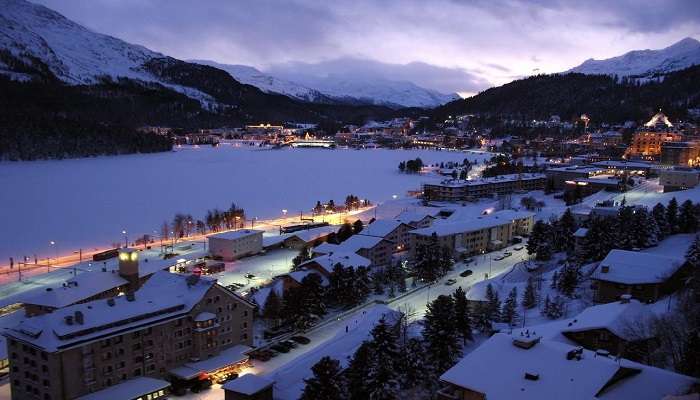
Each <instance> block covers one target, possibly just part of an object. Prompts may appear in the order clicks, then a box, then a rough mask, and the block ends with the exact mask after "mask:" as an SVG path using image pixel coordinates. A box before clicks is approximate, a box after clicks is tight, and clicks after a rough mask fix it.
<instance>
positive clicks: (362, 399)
mask: <svg viewBox="0 0 700 400" xmlns="http://www.w3.org/2000/svg"><path fill="white" fill-rule="evenodd" d="M372 351H373V350H372V346H371V344H370V342H369V341H365V342H363V343H362V344H361V345H360V347H358V348H357V350H356V351H355V354H354V355H353V356H352V359H351V360H350V363H349V364H348V368H347V369H346V370H345V380H346V384H347V390H348V400H366V399H368V398H369V389H368V388H367V380H366V376H367V371H369V369H370V367H371V365H372Z"/></svg>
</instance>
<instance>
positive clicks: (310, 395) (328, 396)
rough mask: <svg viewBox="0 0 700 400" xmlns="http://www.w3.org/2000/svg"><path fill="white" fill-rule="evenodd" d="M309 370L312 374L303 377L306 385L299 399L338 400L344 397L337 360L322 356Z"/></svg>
mask: <svg viewBox="0 0 700 400" xmlns="http://www.w3.org/2000/svg"><path fill="white" fill-rule="evenodd" d="M311 371H312V372H313V374H314V375H313V377H311V378H308V379H304V382H305V383H306V387H304V392H303V393H302V395H301V398H300V400H339V399H342V398H343V397H344V396H343V389H342V381H341V377H340V362H339V361H338V360H334V359H332V358H330V357H323V358H321V359H320V360H319V361H318V362H317V363H316V364H315V365H314V366H313V367H311Z"/></svg>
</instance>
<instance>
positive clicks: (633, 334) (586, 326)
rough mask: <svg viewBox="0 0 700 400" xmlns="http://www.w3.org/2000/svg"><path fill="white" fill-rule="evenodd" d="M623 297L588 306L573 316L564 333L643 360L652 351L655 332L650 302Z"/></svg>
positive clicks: (592, 347)
mask: <svg viewBox="0 0 700 400" xmlns="http://www.w3.org/2000/svg"><path fill="white" fill-rule="evenodd" d="M621 297H622V298H621V299H620V300H619V301H616V302H613V303H607V304H601V305H597V306H593V307H588V308H586V309H585V310H583V311H582V312H581V313H579V314H578V315H577V316H576V317H574V318H572V319H571V320H570V321H569V322H568V324H567V326H565V327H564V328H563V329H562V331H561V334H562V335H563V336H564V337H566V338H567V339H569V340H571V341H572V342H574V343H576V344H578V345H581V346H583V347H585V348H587V349H589V350H593V351H596V350H605V351H607V352H609V353H610V354H612V355H615V356H620V357H624V358H628V359H631V360H634V361H638V362H642V361H644V360H645V357H646V356H647V355H648V354H649V350H650V346H652V344H653V343H652V338H653V337H652V336H651V333H650V331H649V326H648V323H649V322H650V320H651V315H652V314H651V312H650V311H649V310H648V308H647V306H644V305H642V304H641V303H640V302H639V301H637V300H634V299H631V298H630V297H631V296H630V295H623V296H621Z"/></svg>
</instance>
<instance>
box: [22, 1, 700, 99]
mask: <svg viewBox="0 0 700 400" xmlns="http://www.w3.org/2000/svg"><path fill="white" fill-rule="evenodd" d="M34 1H36V2H38V3H41V4H44V5H46V6H48V7H50V8H52V9H54V10H57V11H59V12H61V13H62V14H64V15H65V16H66V17H68V18H70V19H73V20H75V21H77V22H79V23H81V24H83V25H85V26H87V27H89V28H91V29H93V30H95V31H98V32H102V33H106V34H110V35H113V36H116V37H119V38H121V39H124V40H126V41H128V42H132V43H137V44H142V45H144V46H146V47H148V48H150V49H152V50H156V51H160V52H162V53H165V54H167V55H171V56H173V57H177V58H180V59H209V60H214V61H217V62H220V63H226V64H245V65H251V66H254V67H257V68H259V69H261V70H268V71H277V72H285V71H292V72H293V71H295V70H299V69H311V68H313V69H314V70H315V71H320V73H326V74H328V73H341V72H343V71H345V70H347V69H348V66H359V65H362V66H363V68H364V69H365V70H366V71H364V73H371V74H375V75H381V76H385V77H387V78H396V77H398V78H400V79H406V80H411V81H413V82H415V83H417V84H419V85H421V86H425V87H429V88H433V89H437V90H440V91H443V92H460V93H473V92H476V91H478V90H481V89H484V88H486V87H488V86H491V85H494V84H502V83H506V82H508V81H510V80H512V79H514V78H518V77H521V76H525V75H530V74H532V73H534V72H558V71H563V70H567V69H569V68H571V67H574V66H576V65H578V64H580V63H581V62H583V61H584V60H586V59H588V58H597V59H600V58H608V57H612V56H616V55H620V54H622V53H624V52H626V51H629V50H635V49H646V48H652V49H655V48H662V47H666V46H668V45H671V44H672V43H675V42H677V41H678V40H680V39H682V38H684V37H687V36H691V37H695V38H700V5H699V4H698V1H700V0H618V1H615V0H608V1H603V0H585V1H567V0H531V1H520V0H469V1H468V0H464V1H460V0H429V1H428V0H376V1H369V0H352V1H344V0H333V1H310V0H291V1H285V0H279V1H271V0H202V1H190V0H34ZM366 60H368V61H371V62H365V61H366ZM306 64H313V65H306Z"/></svg>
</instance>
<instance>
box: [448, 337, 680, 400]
mask: <svg viewBox="0 0 700 400" xmlns="http://www.w3.org/2000/svg"><path fill="white" fill-rule="evenodd" d="M522 338H524V337H521V336H510V335H506V334H502V333H498V334H495V335H494V336H492V337H491V338H490V339H489V340H487V341H486V342H485V343H484V344H482V345H481V346H480V347H478V348H477V349H476V350H474V351H473V352H471V353H469V354H468V355H467V356H465V357H464V358H463V359H462V360H461V361H460V362H458V363H457V364H456V365H455V366H453V367H452V368H450V369H449V370H448V371H447V372H445V373H444V374H443V375H442V376H441V377H440V379H441V380H443V381H445V382H448V383H451V384H453V385H456V386H459V387H462V388H466V389H470V390H473V391H476V392H479V393H484V394H485V395H486V398H488V399H489V400H512V399H519V400H530V399H533V400H540V399H570V400H590V399H594V398H598V399H610V400H612V399H615V400H617V399H635V400H644V399H659V398H661V397H663V396H664V395H667V394H677V393H680V392H682V391H683V390H685V389H687V388H688V387H689V386H690V385H691V384H692V383H693V381H694V380H693V379H692V378H690V377H686V376H683V375H679V374H675V373H672V372H669V371H665V370H661V369H658V368H653V367H648V366H645V365H641V364H637V363H633V362H631V361H628V360H614V359H611V358H608V357H605V356H599V355H596V354H595V353H594V352H591V351H587V350H583V349H581V350H580V351H581V353H580V359H579V358H578V357H573V358H571V359H568V358H569V357H567V354H568V353H569V352H571V351H573V350H576V349H577V347H574V346H571V345H567V344H564V343H559V342H555V341H549V340H539V342H538V343H536V344H534V346H532V347H530V348H529V349H525V348H522V347H518V346H516V345H515V344H514V339H518V340H520V339H522ZM524 340H526V341H529V340H533V338H525V339H524ZM526 374H527V375H528V377H527V378H526ZM617 379H620V380H619V381H618V382H616V383H615V384H614V385H612V383H613V382H614V381H615V380H617Z"/></svg>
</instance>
